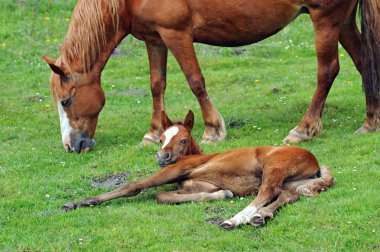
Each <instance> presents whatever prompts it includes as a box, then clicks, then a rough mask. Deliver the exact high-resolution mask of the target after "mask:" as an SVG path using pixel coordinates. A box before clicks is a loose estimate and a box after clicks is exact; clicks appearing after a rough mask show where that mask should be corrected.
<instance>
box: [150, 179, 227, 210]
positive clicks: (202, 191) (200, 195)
mask: <svg viewBox="0 0 380 252" xmlns="http://www.w3.org/2000/svg"><path fill="white" fill-rule="evenodd" d="M232 197H233V194H232V192H231V191H229V190H220V188H219V187H217V186H215V185H213V184H210V183H207V182H204V181H194V180H186V181H185V182H183V183H182V184H181V185H180V189H179V190H177V191H172V192H160V193H159V194H158V195H157V201H158V203H169V204H176V203H182V202H189V201H192V202H198V201H210V200H221V199H226V198H232Z"/></svg>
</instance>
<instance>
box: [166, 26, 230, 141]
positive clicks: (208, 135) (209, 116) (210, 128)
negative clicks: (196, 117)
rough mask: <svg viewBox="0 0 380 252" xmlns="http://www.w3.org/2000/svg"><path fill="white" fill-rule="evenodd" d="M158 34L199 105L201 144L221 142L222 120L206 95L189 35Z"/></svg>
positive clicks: (186, 33) (224, 129)
mask: <svg viewBox="0 0 380 252" xmlns="http://www.w3.org/2000/svg"><path fill="white" fill-rule="evenodd" d="M159 33H160V36H161V38H162V39H163V40H164V42H165V44H166V46H167V47H168V48H169V49H170V51H171V52H172V53H173V55H174V57H175V58H176V60H177V62H178V63H179V65H180V66H181V69H182V71H183V73H184V74H185V77H186V79H187V82H188V83H189V85H190V88H191V90H192V91H193V93H194V95H195V96H196V97H197V99H198V102H199V104H200V107H201V110H202V115H203V120H204V123H205V131H204V134H203V137H202V142H203V143H208V142H215V141H221V140H223V139H224V138H225V137H226V134H227V132H226V128H225V124H224V120H223V118H222V116H221V115H220V114H219V112H218V110H217V109H216V108H215V107H214V105H213V104H212V102H211V100H210V98H209V96H208V94H207V91H206V86H205V79H204V78H203V75H202V73H201V69H200V67H199V64H198V60H197V57H196V55H195V51H194V47H193V39H192V36H191V34H190V33H188V32H186V31H184V32H179V31H174V30H166V29H160V31H159Z"/></svg>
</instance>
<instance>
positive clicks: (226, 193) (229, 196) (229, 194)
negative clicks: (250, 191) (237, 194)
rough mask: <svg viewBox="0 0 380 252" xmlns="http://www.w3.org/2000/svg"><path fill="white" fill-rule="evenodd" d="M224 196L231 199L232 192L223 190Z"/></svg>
mask: <svg viewBox="0 0 380 252" xmlns="http://www.w3.org/2000/svg"><path fill="white" fill-rule="evenodd" d="M224 196H225V197H226V199H231V198H233V197H234V194H233V193H232V192H231V191H230V190H224Z"/></svg>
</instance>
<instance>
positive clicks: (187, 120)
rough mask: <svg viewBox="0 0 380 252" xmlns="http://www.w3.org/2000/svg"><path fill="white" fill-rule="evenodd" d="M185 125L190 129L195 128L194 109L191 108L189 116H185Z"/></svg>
mask: <svg viewBox="0 0 380 252" xmlns="http://www.w3.org/2000/svg"><path fill="white" fill-rule="evenodd" d="M183 125H184V126H185V127H186V128H187V129H188V130H190V131H191V130H192V129H193V126H194V113H193V111H191V110H189V113H187V116H186V118H185V121H184V123H183Z"/></svg>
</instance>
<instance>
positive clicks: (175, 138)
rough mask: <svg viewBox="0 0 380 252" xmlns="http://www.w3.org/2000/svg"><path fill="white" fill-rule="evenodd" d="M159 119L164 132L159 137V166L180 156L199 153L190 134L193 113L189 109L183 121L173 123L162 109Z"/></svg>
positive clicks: (171, 162) (167, 163)
mask: <svg viewBox="0 0 380 252" xmlns="http://www.w3.org/2000/svg"><path fill="white" fill-rule="evenodd" d="M161 120H162V126H163V128H164V133H162V135H161V138H160V142H161V144H162V146H161V150H160V151H159V152H158V153H157V162H158V164H159V166H161V167H162V168H163V167H165V166H167V165H170V164H173V163H175V162H176V161H177V160H178V159H179V158H180V157H183V156H187V155H195V154H200V153H201V152H200V149H199V147H198V145H197V144H196V142H195V140H194V138H193V137H192V136H191V130H192V128H193V126H194V113H193V112H192V111H191V110H190V111H189V113H188V114H187V116H186V119H185V121H184V122H183V123H182V122H176V123H173V122H172V121H171V120H170V119H169V117H168V116H167V115H166V113H165V112H164V111H162V115H161Z"/></svg>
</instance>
